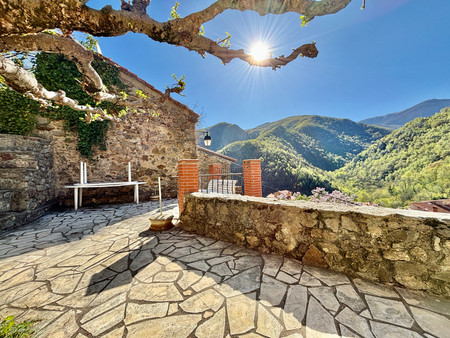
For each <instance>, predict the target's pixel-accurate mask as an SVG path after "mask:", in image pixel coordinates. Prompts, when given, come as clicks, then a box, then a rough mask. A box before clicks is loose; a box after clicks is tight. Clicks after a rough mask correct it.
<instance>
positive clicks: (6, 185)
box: [0, 134, 55, 230]
mask: <svg viewBox="0 0 450 338" xmlns="http://www.w3.org/2000/svg"><path fill="white" fill-rule="evenodd" d="M53 164H54V163H53V147H52V144H51V142H50V141H48V140H46V139H42V138H38V137H26V136H17V135H5V134H0V230H4V229H7V228H10V227H13V226H16V225H20V224H23V223H27V222H29V221H31V220H33V219H34V218H36V217H39V216H41V215H42V214H44V213H45V212H46V211H47V210H48V209H49V208H50V207H51V206H52V204H54V202H55V201H54V197H55V173H54V169H53V168H54V166H53Z"/></svg>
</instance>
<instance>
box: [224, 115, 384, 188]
mask: <svg viewBox="0 0 450 338" xmlns="http://www.w3.org/2000/svg"><path fill="white" fill-rule="evenodd" d="M247 132H248V134H249V137H250V138H252V139H250V140H245V141H239V142H234V143H231V144H229V145H228V146H226V147H225V148H223V149H222V150H221V151H220V152H221V153H223V154H225V155H227V156H231V157H234V158H237V159H238V160H243V159H249V158H262V159H263V162H262V180H263V194H264V195H266V194H268V193H270V192H273V191H275V190H281V189H289V190H293V191H300V192H302V193H310V191H311V190H312V189H314V188H315V187H317V186H321V187H325V188H327V189H330V188H331V184H330V183H329V182H328V180H327V179H326V177H325V175H324V171H325V170H335V169H337V168H340V167H342V166H343V165H344V164H345V163H347V162H348V161H350V160H351V159H352V158H353V157H354V156H355V155H356V154H358V153H359V152H360V151H362V150H364V149H365V148H367V147H368V145H369V144H370V143H371V142H373V141H375V140H377V139H379V138H381V137H383V136H384V135H387V134H388V133H389V131H388V130H386V129H383V128H378V127H374V126H368V125H364V124H361V123H355V122H352V121H350V120H346V119H337V118H330V117H323V116H307V115H303V116H293V117H289V118H286V119H283V120H280V121H276V122H273V123H266V124H264V125H262V126H259V127H257V128H254V129H250V130H247Z"/></svg>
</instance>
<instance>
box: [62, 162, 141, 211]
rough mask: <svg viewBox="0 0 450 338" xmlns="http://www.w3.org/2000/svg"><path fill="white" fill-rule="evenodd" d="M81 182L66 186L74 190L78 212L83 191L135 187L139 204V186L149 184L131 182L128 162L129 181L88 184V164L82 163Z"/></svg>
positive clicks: (136, 200)
mask: <svg viewBox="0 0 450 338" xmlns="http://www.w3.org/2000/svg"><path fill="white" fill-rule="evenodd" d="M80 182H82V183H75V184H73V185H66V186H64V188H69V189H74V193H73V199H74V206H75V210H78V205H79V206H80V207H81V206H82V205H83V189H87V188H115V187H125V186H130V185H134V202H136V204H138V203H139V185H141V184H147V182H140V181H132V180H131V164H130V162H128V181H124V182H95V183H88V182H87V171H86V163H84V162H81V164H80Z"/></svg>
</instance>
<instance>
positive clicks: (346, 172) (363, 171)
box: [198, 100, 450, 206]
mask: <svg viewBox="0 0 450 338" xmlns="http://www.w3.org/2000/svg"><path fill="white" fill-rule="evenodd" d="M436 101H439V102H436ZM445 101H448V105H449V106H450V100H429V101H425V102H422V103H421V104H418V105H416V106H414V107H411V108H410V109H407V110H405V111H402V112H399V113H395V114H389V115H386V116H385V121H390V123H392V121H395V123H398V124H396V126H398V125H399V123H400V121H405V120H407V119H413V117H414V116H415V115H417V114H418V112H419V111H421V114H425V113H424V111H425V110H424V107H428V108H427V109H432V107H434V106H435V105H436V104H437V105H438V106H440V105H442V104H445ZM430 107H431V108H430ZM426 114H429V115H431V113H426ZM440 114H441V115H439V114H436V116H437V117H436V118H435V115H433V117H431V118H430V121H431V122H429V123H428V122H424V121H427V119H420V118H419V119H417V120H414V121H413V122H410V123H407V124H406V125H405V126H403V127H400V128H399V129H398V130H396V131H394V132H393V131H392V129H387V128H384V127H379V126H374V125H368V124H365V123H357V122H353V121H351V120H348V119H338V118H331V117H324V116H317V115H300V116H292V117H289V118H285V119H282V120H279V121H275V122H271V123H265V124H263V125H260V126H258V127H256V128H253V129H248V130H243V129H242V128H240V127H239V126H237V125H235V124H229V123H218V124H216V125H214V126H211V127H209V128H207V129H206V130H208V131H209V132H210V135H211V137H212V146H211V149H212V150H214V151H218V152H220V153H223V154H225V155H227V156H231V157H234V158H237V159H238V160H239V161H241V160H243V159H249V158H262V159H263V162H262V181H263V182H262V183H263V195H267V194H269V193H271V192H274V191H276V190H284V189H287V190H291V191H299V192H301V193H302V194H309V193H310V191H311V190H312V189H314V188H315V187H318V186H320V187H324V188H326V189H327V190H332V189H336V188H340V189H342V190H343V191H346V192H349V193H358V194H360V195H361V200H364V201H376V202H378V203H380V204H383V205H386V206H403V205H405V203H407V202H408V201H410V200H412V199H411V198H412V197H411V191H409V195H408V194H407V193H405V191H406V190H407V189H406V188H404V189H403V190H401V189H402V188H400V187H398V186H396V182H397V179H399V180H400V182H402V184H403V185H404V186H405V187H407V186H408V185H407V182H409V181H408V180H410V181H411V180H412V181H414V177H413V176H414V175H413V176H408V180H406V178H405V177H406V176H404V175H403V173H404V171H402V170H406V172H408V173H411V170H412V169H411V168H413V166H410V164H411V163H416V164H417V163H422V164H423V163H425V165H426V166H431V168H435V170H434V169H433V170H434V171H433V170H431V169H430V170H428V169H427V171H426V173H425V174H423V175H422V176H420V175H421V174H420V175H419V176H418V177H425V178H426V179H429V178H430V175H431V174H433V175H435V176H436V175H437V176H436V177H438V176H439V175H441V174H442V169H443V168H445V169H446V170H449V172H450V168H448V167H446V166H445V165H444V164H445V163H447V162H445V163H444V164H439V163H438V164H436V163H437V162H438V161H440V160H441V159H444V160H445V161H448V152H447V153H445V152H443V151H441V150H442V149H446V148H450V147H449V145H450V140H448V134H450V130H448V127H449V125H450V123H449V121H448V119H446V118H442V117H439V116H442V114H444V115H445V114H447V115H448V113H440ZM422 120H423V121H422ZM418 121H419V122H418ZM420 121H422V122H420ZM386 125H388V126H391V127H392V126H393V125H392V124H389V123H387V124H386ZM442 126H443V127H442ZM414 128H416V129H417V131H415V130H414ZM430 128H431V129H433V128H435V129H433V130H434V131H433V130H428V129H430ZM446 128H447V129H446ZM443 133H447V135H441V134H443ZM405 135H408V137H407V136H405ZM430 135H431V136H430ZM409 136H411V137H409ZM415 137H417V138H418V139H419V140H421V141H420V142H422V143H420V142H419V143H416V142H415V141H414V138H415ZM427 137H428V139H427ZM397 139H398V140H399V142H400V143H398V142H397V141H396V140H397ZM440 139H442V140H445V141H446V142H447V147H445V146H442V142H441V141H439V140H440ZM382 140H383V141H382ZM427 140H428V141H427ZM198 141H199V142H200V141H201V138H199V140H198ZM427 142H428V146H427V147H423V144H427ZM436 144H438V145H437V149H439V155H436V156H435V155H430V156H429V157H426V156H427V155H424V156H422V157H421V155H418V154H417V153H424V154H434V150H433V147H434V146H435V145H436ZM374 147H375V148H376V149H380V151H381V153H380V154H381V155H382V156H381V155H380V154H378V153H377V156H378V157H372V156H369V155H370V154H372V153H368V152H369V151H372V152H373V149H374ZM377 147H378V148H377ZM399 149H402V150H401V156H400V155H398V156H397V155H395V154H397V152H398V151H399ZM368 154H369V155H368ZM408 159H410V160H408ZM410 162H411V163H410ZM433 165H435V166H433ZM386 166H389V168H388V169H386V171H383V170H384V168H385V167H386ZM405 168H406V169H405ZM415 169H416V170H419V169H418V168H415ZM239 170H240V168H237V171H239ZM408 175H409V174H408ZM436 177H435V178H436ZM439 177H440V176H439ZM425 178H424V179H425ZM439 180H440V181H442V180H441V178H439ZM388 181H389V182H390V184H391V185H390V186H388V187H387V186H385V185H384V183H383V182H388ZM441 183H442V182H441ZM414 184H415V183H414ZM432 185H433V183H432V180H431V181H430V182H429V184H425V185H424V186H423V187H426V189H425V188H423V189H422V188H414V189H415V190H414V189H413V190H414V191H422V192H423V193H421V194H412V195H414V198H415V199H417V198H419V197H420V198H425V197H427V198H428V197H430V198H431V197H433V198H435V197H439V196H440V197H442V196H445V195H446V193H445V192H443V191H441V190H439V189H436V188H433V187H432ZM441 186H443V187H445V186H446V185H445V184H444V183H442V184H441ZM405 189H406V190H405ZM425 190H428V191H429V192H430V194H426V193H425ZM431 192H433V193H431ZM387 193H389V194H387ZM377 194H378V195H377ZM447 196H448V193H447ZM410 197H411V198H410Z"/></svg>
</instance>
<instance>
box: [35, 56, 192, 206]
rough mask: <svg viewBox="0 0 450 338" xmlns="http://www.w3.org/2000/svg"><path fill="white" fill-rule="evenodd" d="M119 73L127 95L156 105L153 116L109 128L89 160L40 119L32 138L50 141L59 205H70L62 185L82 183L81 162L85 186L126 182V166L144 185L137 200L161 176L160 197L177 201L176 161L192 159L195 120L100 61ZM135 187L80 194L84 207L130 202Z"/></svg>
mask: <svg viewBox="0 0 450 338" xmlns="http://www.w3.org/2000/svg"><path fill="white" fill-rule="evenodd" d="M104 59H105V61H107V62H110V63H111V64H113V65H115V66H116V67H117V68H118V69H119V72H120V73H119V77H120V79H121V80H122V82H123V83H124V84H125V85H126V86H127V87H128V88H129V91H130V92H135V91H136V90H141V91H142V92H143V94H145V95H146V96H147V97H148V98H149V99H150V100H152V101H158V113H159V115H158V116H157V117H150V118H149V116H148V115H147V116H146V115H145V114H144V115H143V114H129V115H127V117H126V118H125V119H124V121H122V122H112V123H110V126H109V129H108V133H107V140H106V147H107V150H106V151H96V152H95V154H94V155H93V159H92V160H88V159H86V158H84V157H82V156H81V155H80V153H79V152H78V150H77V135H76V134H75V133H71V132H66V131H65V130H64V126H63V121H52V120H49V119H45V118H41V119H39V122H38V126H37V129H36V131H35V133H34V135H35V136H40V137H43V138H45V139H48V140H50V141H51V142H52V145H53V153H54V173H55V197H56V200H57V201H58V202H59V203H60V204H64V205H66V206H70V205H72V204H73V189H66V188H64V186H65V185H68V184H73V183H78V182H79V180H80V178H79V177H80V161H84V162H87V180H88V182H117V181H127V180H128V172H127V166H128V162H131V169H132V180H135V181H145V182H147V184H146V185H141V186H140V199H141V200H148V198H149V197H150V196H151V195H152V194H154V193H155V191H156V187H157V184H158V177H159V176H160V177H161V180H162V186H163V189H162V190H163V195H164V197H176V194H177V181H176V178H174V176H176V175H177V165H178V160H180V159H184V158H187V159H189V158H196V157H197V154H196V145H195V124H196V122H197V120H198V117H199V116H198V115H197V114H196V113H195V112H194V111H192V110H191V109H190V108H188V107H187V106H186V105H184V104H181V103H180V102H178V101H176V100H174V99H172V98H171V97H166V96H164V94H163V93H162V92H160V91H159V90H157V89H156V88H154V87H153V86H152V85H150V84H149V83H147V82H146V81H144V80H142V79H140V78H139V77H138V76H137V75H135V74H133V73H132V72H130V71H129V70H127V69H126V68H124V67H121V66H120V65H118V64H116V63H115V62H113V61H111V60H109V59H107V58H104ZM132 189H133V187H117V188H107V189H105V188H99V189H84V190H83V204H90V203H93V204H98V203H115V202H131V201H133V192H132V191H133V190H132Z"/></svg>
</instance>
